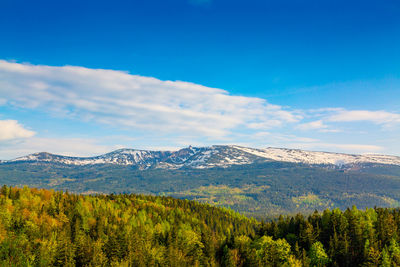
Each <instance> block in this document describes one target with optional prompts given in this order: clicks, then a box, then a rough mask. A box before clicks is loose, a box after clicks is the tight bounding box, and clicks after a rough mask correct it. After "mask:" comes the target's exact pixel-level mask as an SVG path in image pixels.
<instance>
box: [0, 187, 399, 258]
mask: <svg viewBox="0 0 400 267" xmlns="http://www.w3.org/2000/svg"><path fill="white" fill-rule="evenodd" d="M399 225H400V210H399V209H389V208H385V209H383V208H375V209H366V210H358V209H356V208H355V207H353V208H352V209H347V210H345V211H341V210H339V209H335V210H325V211H323V212H322V213H318V212H314V213H313V214H311V215H309V216H304V215H301V214H298V215H296V216H294V217H283V216H281V217H279V219H277V220H275V221H268V222H264V221H256V220H254V219H250V218H247V217H244V216H242V215H240V214H238V213H236V212H233V211H231V210H228V209H223V208H216V207H212V206H210V205H208V204H200V203H197V202H194V201H188V200H180V199H174V198H171V197H159V196H157V197H156V196H144V195H134V194H119V195H114V194H111V195H95V196H94V195H93V196H84V195H77V194H70V193H68V192H65V193H63V192H61V191H52V190H45V189H40V190H39V189H34V188H28V187H24V188H16V187H7V186H3V187H2V188H1V192H0V263H1V265H2V266H398V265H400V246H399V241H400V238H399V237H400V232H399V231H400V229H399Z"/></svg>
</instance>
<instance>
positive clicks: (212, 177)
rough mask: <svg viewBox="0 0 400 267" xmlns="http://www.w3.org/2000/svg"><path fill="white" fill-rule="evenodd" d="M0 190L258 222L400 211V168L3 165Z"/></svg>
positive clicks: (280, 164)
mask: <svg viewBox="0 0 400 267" xmlns="http://www.w3.org/2000/svg"><path fill="white" fill-rule="evenodd" d="M0 184H7V185H12V186H19V187H22V186H24V185H28V186H30V187H37V188H47V189H55V190H64V191H66V190H68V191H70V192H74V193H82V194H93V193H102V194H110V193H135V194H153V195H164V196H172V197H175V198H182V199H190V200H196V201H199V202H203V203H204V202H206V203H210V204H212V205H215V206H222V207H229V208H231V209H233V210H235V211H238V212H240V213H241V214H243V215H246V216H254V217H257V218H260V219H261V218H265V217H266V216H268V217H278V216H279V215H280V214H291V215H294V214H296V213H297V212H302V213H304V214H307V213H312V212H313V211H314V210H315V209H317V210H319V211H323V210H324V209H327V208H329V209H334V208H340V209H346V208H347V207H351V206H352V205H356V206H357V207H359V208H362V209H364V208H366V207H374V206H379V207H399V206H400V204H399V203H400V166H395V165H382V164H364V165H354V166H351V168H350V167H346V168H342V167H340V166H334V165H319V166H315V165H307V164H299V163H290V162H277V161H274V162H266V163H260V164H247V165H238V166H231V167H228V168H208V169H193V168H182V169H177V170H165V169H151V170H138V169H137V168H136V167H132V166H121V165H111V164H97V165H86V166H75V165H67V164H60V163H57V164H54V163H48V162H35V163H29V162H13V163H4V164H0Z"/></svg>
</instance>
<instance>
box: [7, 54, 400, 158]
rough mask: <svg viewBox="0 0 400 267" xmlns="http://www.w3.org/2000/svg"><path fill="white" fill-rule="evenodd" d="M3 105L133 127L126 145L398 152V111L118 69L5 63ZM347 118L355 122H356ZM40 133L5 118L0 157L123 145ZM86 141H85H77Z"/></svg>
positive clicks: (119, 128) (85, 151)
mask: <svg viewBox="0 0 400 267" xmlns="http://www.w3.org/2000/svg"><path fill="white" fill-rule="evenodd" d="M1 105H3V106H2V108H4V109H7V108H9V109H10V110H18V109H22V110H32V111H40V113H41V114H46V113H47V114H48V115H49V116H51V117H61V118H63V117H68V118H72V119H75V120H76V121H85V122H95V123H96V125H100V124H103V125H111V126H113V127H111V128H112V130H113V131H114V129H115V130H116V131H117V132H116V133H115V134H116V135H125V134H126V133H127V132H128V133H129V134H128V135H129V136H130V137H134V138H137V140H136V141H135V142H130V141H129V142H128V141H126V142H122V144H121V145H125V146H130V145H133V146H134V147H140V148H149V147H151V148H157V147H182V146H185V145H189V144H192V145H210V144H228V143H229V144H242V145H246V144H247V145H249V146H255V147H265V146H281V147H292V148H304V149H320V150H331V151H337V152H340V151H343V152H351V153H355V152H360V153H363V152H376V151H378V152H380V151H386V150H385V149H386V147H389V146H390V147H394V148H393V151H395V150H398V149H399V148H396V144H394V145H392V143H393V142H392V141H390V142H389V141H386V139H387V140H390V138H393V136H395V137H397V135H396V131H397V129H398V127H397V126H399V125H400V114H398V113H395V112H390V111H387V110H349V109H345V108H342V107H329V108H319V109H303V110H300V109H295V108H293V107H288V106H280V105H274V104H271V103H269V102H268V101H267V100H266V99H263V98H259V97H245V96H238V95H232V94H230V93H229V92H228V91H226V90H222V89H218V88H211V87H207V86H202V85H199V84H194V83H189V82H183V81H162V80H159V79H156V78H152V77H144V76H139V75H132V74H129V73H128V72H124V71H115V70H105V69H89V68H84V67H77V66H63V67H53V66H44V65H31V64H26V63H24V64H21V63H15V62H10V61H4V60H0V106H1ZM12 112H13V111H11V113H9V114H7V118H10V116H9V115H12ZM71 121H73V120H71ZM348 122H358V123H357V125H356V126H354V127H353V124H352V123H348ZM354 124H355V123H354ZM92 125H93V124H92ZM28 126H30V127H31V125H28ZM394 126H396V127H394ZM88 127H89V126H88ZM105 128H108V127H105ZM383 128H384V129H385V130H386V129H389V130H390V131H385V132H386V135H385V136H382V135H381V133H382V131H380V130H381V129H383ZM33 130H34V131H35V132H38V134H37V136H34V135H35V132H34V131H33ZM42 130H43V129H32V130H31V129H29V128H27V127H26V126H22V125H21V124H20V123H18V121H15V120H3V121H1V120H0V146H2V150H1V153H0V156H1V155H6V154H7V153H8V155H10V156H8V157H6V158H10V157H11V155H17V154H18V155H23V154H26V153H31V152H37V151H43V150H49V151H50V152H54V153H64V154H71V155H87V154H88V152H89V154H90V155H93V154H94V153H96V152H99V153H103V152H107V151H109V150H112V149H114V148H115V147H116V146H115V145H114V144H120V143H119V141H120V140H119V139H118V138H115V139H113V140H108V141H104V140H103V141H98V140H97V141H96V140H91V139H79V138H78V139H72V138H61V139H59V138H47V137H46V136H43V133H42V132H41V131H42ZM371 130H375V136H379V138H380V139H382V140H380V141H378V140H370V139H368V138H365V137H366V136H367V135H366V134H364V133H368V134H370V133H371ZM118 131H120V132H118ZM349 132H351V133H352V134H351V135H349V134H348V133H349ZM327 133H329V134H327ZM378 133H379V134H378ZM78 134H79V133H78ZM357 134H358V135H359V136H356V135H357ZM33 136H34V137H33ZM68 136H74V133H69V135H68ZM80 136H82V135H80ZM53 137H54V136H53ZM385 138H386V139H385ZM9 140H11V141H12V140H14V141H12V142H11V141H10V142H9ZM81 141H82V142H85V145H79V143H80V142H81ZM389 143H390V145H388V144H389ZM46 144H48V145H46ZM64 144H66V145H64ZM104 144H106V145H104ZM375 144H379V145H375ZM53 146H54V147H53ZM117 146H118V145H117ZM6 147H7V148H9V149H8V150H5V149H4V148H6ZM68 148H71V149H68ZM389 151H390V150H389ZM21 153H23V154H21Z"/></svg>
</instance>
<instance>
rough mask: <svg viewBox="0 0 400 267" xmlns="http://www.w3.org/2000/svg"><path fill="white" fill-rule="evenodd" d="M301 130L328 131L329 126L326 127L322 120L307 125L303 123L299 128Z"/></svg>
mask: <svg viewBox="0 0 400 267" xmlns="http://www.w3.org/2000/svg"><path fill="white" fill-rule="evenodd" d="M297 128H299V129H300V130H306V131H307V130H320V129H326V128H328V126H327V125H325V124H324V123H323V122H322V120H317V121H311V122H307V123H302V124H299V125H298V127H297Z"/></svg>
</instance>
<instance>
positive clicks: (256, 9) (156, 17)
mask: <svg viewBox="0 0 400 267" xmlns="http://www.w3.org/2000/svg"><path fill="white" fill-rule="evenodd" d="M398 14H400V2H399V1H397V0H388V1H340V0H339V1H338V0H336V1H329V0H326V1H309V0H303V1H300V0H299V1H295V0H291V1H289V0H286V1H282V0H281V1H255V0H249V1H225V0H208V1H207V0H179V1H178V0H172V1H152V0H149V1H19V0H3V1H1V2H0V32H1V35H0V60H1V61H0V159H9V158H13V157H17V156H22V155H24V154H27V153H33V152H37V151H49V152H53V153H62V154H70V155H94V154H99V153H103V152H107V151H110V150H113V149H115V148H120V147H133V148H144V149H174V148H178V147H183V146H187V145H190V144H192V145H211V144H242V145H248V146H254V147H266V146H278V147H291V148H301V149H309V150H324V151H335V152H346V153H387V154H394V155H400V142H399V138H398V137H399V136H400V17H399V16H398Z"/></svg>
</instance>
